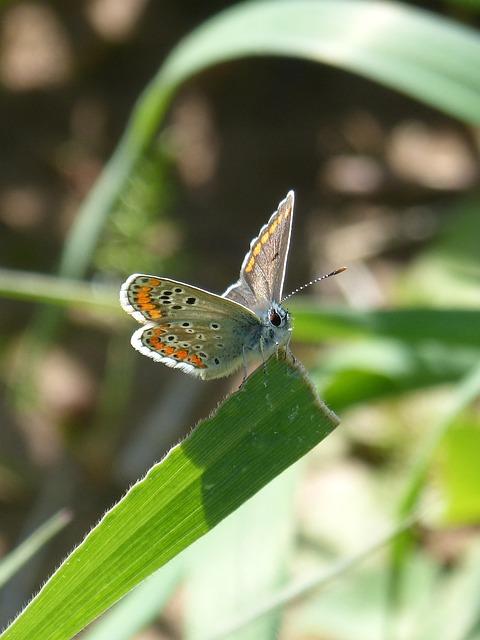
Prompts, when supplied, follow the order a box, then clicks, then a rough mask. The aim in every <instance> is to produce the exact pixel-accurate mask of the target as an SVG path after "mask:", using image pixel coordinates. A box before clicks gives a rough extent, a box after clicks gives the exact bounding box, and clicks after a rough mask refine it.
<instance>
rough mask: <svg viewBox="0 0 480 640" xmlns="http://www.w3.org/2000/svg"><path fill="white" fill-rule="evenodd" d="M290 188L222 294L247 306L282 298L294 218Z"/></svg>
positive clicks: (261, 305)
mask: <svg viewBox="0 0 480 640" xmlns="http://www.w3.org/2000/svg"><path fill="white" fill-rule="evenodd" d="M293 203H294V194H293V191H289V192H288V194H287V196H286V198H285V199H284V200H282V201H281V202H280V204H279V205H278V209H277V210H276V211H275V213H274V214H273V215H272V216H271V217H270V220H269V221H268V222H267V224H266V225H264V226H263V227H262V228H261V229H260V233H259V234H258V237H256V238H254V239H253V240H252V242H251V244H250V250H249V251H248V253H247V255H246V256H245V259H244V261H243V264H242V268H241V269H240V278H239V280H238V282H236V283H235V284H232V285H231V286H230V287H229V288H228V289H227V290H226V291H225V293H224V294H223V297H224V298H228V299H229V300H234V301H236V302H239V303H240V304H242V305H244V306H245V307H248V308H249V309H259V310H262V309H268V308H269V307H270V305H271V304H272V302H278V303H280V302H281V299H282V291H283V281H284V279H285V269H286V266H287V258H288V249H289V246H290V235H291V231H292V220H293Z"/></svg>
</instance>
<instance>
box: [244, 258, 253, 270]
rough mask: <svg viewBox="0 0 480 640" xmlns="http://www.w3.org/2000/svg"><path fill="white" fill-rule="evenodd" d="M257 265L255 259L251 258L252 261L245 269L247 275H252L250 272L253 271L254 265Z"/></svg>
mask: <svg viewBox="0 0 480 640" xmlns="http://www.w3.org/2000/svg"><path fill="white" fill-rule="evenodd" d="M254 264H255V258H254V257H253V256H252V257H251V258H250V260H249V261H248V264H247V266H246V267H245V271H246V272H247V273H250V271H251V270H252V269H253V265H254Z"/></svg>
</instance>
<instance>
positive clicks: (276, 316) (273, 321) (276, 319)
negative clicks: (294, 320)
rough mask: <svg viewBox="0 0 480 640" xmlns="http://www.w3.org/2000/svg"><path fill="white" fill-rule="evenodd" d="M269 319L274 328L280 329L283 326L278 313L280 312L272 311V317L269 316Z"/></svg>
mask: <svg viewBox="0 0 480 640" xmlns="http://www.w3.org/2000/svg"><path fill="white" fill-rule="evenodd" d="M268 319H269V320H270V322H271V324H273V326H274V327H279V326H280V325H281V324H282V318H281V316H280V314H279V313H278V311H275V310H274V309H272V311H270V315H269V316H268Z"/></svg>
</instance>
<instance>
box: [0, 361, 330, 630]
mask: <svg viewBox="0 0 480 640" xmlns="http://www.w3.org/2000/svg"><path fill="white" fill-rule="evenodd" d="M337 423H338V420H337V418H336V416H335V415H334V414H333V413H332V412H331V411H329V410H328V409H327V407H326V406H325V405H324V404H323V403H322V402H321V401H320V399H319V398H318V396H317V394H316V392H315V390H314V389H313V387H312V385H311V383H310V382H309V380H308V379H307V377H306V375H305V372H304V370H303V367H301V365H299V364H298V363H293V362H290V361H289V358H283V357H278V358H276V357H273V358H270V360H269V361H268V363H267V364H266V365H265V367H260V368H259V369H257V371H256V372H254V374H252V376H250V377H249V378H248V379H247V381H246V382H245V384H244V385H243V386H242V387H241V388H240V389H239V391H237V392H236V393H235V394H233V395H232V396H230V397H229V398H228V399H227V400H226V401H225V402H224V403H223V404H222V405H221V406H220V407H219V408H218V409H217V411H216V412H215V413H214V414H213V415H212V417H210V418H208V419H207V420H205V421H204V422H203V423H202V424H200V425H199V426H198V427H197V428H196V429H195V431H193V433H192V434H191V436H190V437H189V438H187V439H186V440H185V441H184V442H183V443H182V444H181V445H179V446H177V447H175V448H174V449H172V451H170V453H169V454H168V455H167V456H166V458H165V459H164V460H163V461H162V462H161V463H159V464H157V465H155V466H154V467H153V468H152V469H151V470H150V471H149V472H148V474H147V475H146V476H145V478H144V479H143V480H141V481H140V482H138V483H137V484H136V485H134V486H133V487H132V488H131V489H130V491H129V492H128V493H127V494H126V496H125V497H124V498H123V499H122V500H121V501H120V502H119V503H118V504H117V505H116V506H115V507H113V508H112V509H111V510H110V511H109V512H108V513H107V514H106V515H105V516H104V517H103V519H102V520H101V521H100V523H99V524H98V525H97V526H96V527H95V528H94V529H93V530H92V531H91V533H90V534H89V535H88V536H87V537H86V539H85V540H84V541H83V542H82V544H81V545H80V546H79V547H77V549H75V550H74V551H73V553H72V554H71V555H70V556H69V557H68V558H67V559H66V560H65V562H64V563H63V564H62V565H61V567H60V568H59V569H58V571H57V572H56V573H55V574H54V575H53V576H52V577H51V578H50V580H49V581H48V582H47V583H46V585H45V586H44V587H43V589H42V590H41V592H40V593H39V594H38V595H37V597H36V598H35V599H34V600H33V601H32V602H31V603H30V605H29V606H28V607H27V609H26V610H25V611H24V612H23V613H22V614H21V615H20V617H19V618H17V620H16V621H15V622H14V623H13V624H12V626H11V627H10V628H9V629H8V630H7V631H6V632H5V633H4V634H3V635H2V639H3V640H14V639H18V640H20V639H21V640H24V639H25V638H36V640H42V639H43V638H45V640H47V639H48V640H60V639H66V638H70V637H72V636H73V635H74V634H75V633H77V632H78V631H79V630H80V629H82V628H83V627H84V626H85V625H86V624H88V623H89V622H91V621H92V620H93V619H94V618H96V617H97V616H98V615H99V614H100V613H102V612H103V611H105V609H107V608H108V607H109V606H111V605H112V604H113V603H114V602H116V601H117V600H118V599H119V598H121V597H122V596H123V595H125V594H126V593H127V592H128V591H129V590H130V589H132V588H133V587H134V586H135V585H137V584H138V583H139V582H141V581H142V580H143V579H145V578H146V577H147V576H149V575H150V574H151V573H153V571H156V570H157V569H158V568H160V567H161V566H163V565H164V564H165V563H166V562H168V561H169V560H170V559H172V558H173V557H174V556H175V555H177V554H178V553H179V552H180V551H182V550H183V549H185V548H186V547H187V546H189V545H190V544H191V543H192V542H194V541H195V540H196V539H198V538H199V537H200V536H202V535H204V534H205V533H207V532H208V531H209V530H210V529H212V528H213V527H214V526H215V525H216V524H218V523H219V522H220V521H221V520H223V519H224V518H225V517H226V516H227V515H228V514H230V513H232V511H234V510H235V509H237V508H238V507H239V506H240V505H241V504H242V503H243V502H245V501H246V500H247V499H248V498H250V497H251V496H253V495H254V494H255V493H256V492H257V491H259V490H260V489H261V488H262V487H263V486H265V485H266V484H267V483H268V482H270V481H271V480H272V479H273V478H275V477H276V476H277V475H278V474H280V473H281V472H282V471H283V470H285V469H286V468H287V467H289V466H290V465H292V464H293V463H294V462H296V461H297V460H299V459H300V458H301V457H302V456H304V455H305V454H306V453H307V452H308V451H309V450H310V449H312V448H313V447H314V446H315V445H317V444H318V443H319V442H321V441H322V440H323V439H324V438H325V437H326V436H327V435H328V434H329V433H330V432H331V431H332V430H333V429H334V428H335V426H336V425H337Z"/></svg>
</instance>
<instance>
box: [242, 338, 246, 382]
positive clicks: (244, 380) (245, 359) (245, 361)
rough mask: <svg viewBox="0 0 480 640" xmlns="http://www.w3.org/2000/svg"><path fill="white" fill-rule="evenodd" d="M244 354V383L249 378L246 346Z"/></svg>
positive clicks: (243, 349) (243, 350)
mask: <svg viewBox="0 0 480 640" xmlns="http://www.w3.org/2000/svg"><path fill="white" fill-rule="evenodd" d="M242 355H243V380H242V384H243V383H244V382H245V380H246V379H247V353H246V350H245V347H243V348H242Z"/></svg>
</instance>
